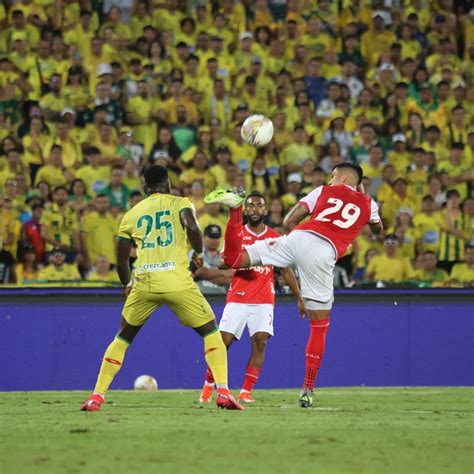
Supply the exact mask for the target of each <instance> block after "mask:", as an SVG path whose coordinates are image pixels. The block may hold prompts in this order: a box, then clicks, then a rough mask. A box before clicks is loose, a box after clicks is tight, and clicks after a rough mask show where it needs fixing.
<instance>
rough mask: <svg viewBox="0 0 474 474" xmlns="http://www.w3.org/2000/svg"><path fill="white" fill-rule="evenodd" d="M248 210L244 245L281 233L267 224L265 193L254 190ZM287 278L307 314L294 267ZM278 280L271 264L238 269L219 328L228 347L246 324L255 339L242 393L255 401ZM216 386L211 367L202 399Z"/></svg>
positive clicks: (207, 399) (242, 398) (242, 397)
mask: <svg viewBox="0 0 474 474" xmlns="http://www.w3.org/2000/svg"><path fill="white" fill-rule="evenodd" d="M244 213H245V214H246V216H247V218H248V224H247V225H245V226H243V227H242V225H241V226H240V227H241V228H240V230H241V232H242V246H243V247H246V246H248V245H251V244H253V243H254V242H257V241H265V240H266V239H272V238H276V237H279V236H280V235H279V234H278V233H277V232H275V231H274V230H273V229H271V228H270V227H268V226H266V225H265V224H264V219H265V216H266V215H267V213H268V208H267V202H266V200H265V198H264V196H263V195H262V194H260V193H251V194H250V195H249V196H248V197H247V198H246V200H245V207H244ZM283 278H284V279H285V281H286V282H287V283H288V285H289V286H290V288H291V290H292V291H293V294H295V296H296V297H297V299H298V306H299V309H300V313H301V314H303V315H304V314H305V312H306V309H305V304H304V301H303V298H302V296H301V293H300V289H299V287H298V282H297V280H296V278H295V275H294V274H293V271H292V270H291V269H289V268H284V269H283ZM274 280H275V277H274V272H273V266H271V265H259V266H253V267H250V268H243V269H236V270H234V272H233V276H232V283H231V287H230V289H229V292H228V293H227V300H226V306H225V308H224V312H223V313H222V319H221V321H220V323H219V330H220V332H221V334H222V339H223V341H224V344H225V345H226V346H227V348H229V347H230V346H231V345H232V343H233V342H234V341H235V340H240V338H241V337H242V334H243V332H244V329H245V327H246V326H247V327H248V330H249V334H250V338H251V339H252V354H251V356H250V359H249V361H248V364H247V369H246V371H245V379H244V383H243V385H242V390H241V391H240V395H239V400H240V401H243V402H246V403H252V402H254V401H255V400H253V399H252V389H253V387H254V386H255V384H256V383H257V380H258V377H259V375H260V370H261V368H262V366H263V362H264V360H265V347H266V343H267V339H268V338H269V337H271V336H273V309H274V305H275V289H274ZM213 390H214V378H213V376H212V372H211V371H210V369H209V368H208V369H207V372H206V381H205V382H204V385H203V388H202V392H201V396H200V398H199V401H200V402H201V403H209V402H210V401H211V399H212V393H213Z"/></svg>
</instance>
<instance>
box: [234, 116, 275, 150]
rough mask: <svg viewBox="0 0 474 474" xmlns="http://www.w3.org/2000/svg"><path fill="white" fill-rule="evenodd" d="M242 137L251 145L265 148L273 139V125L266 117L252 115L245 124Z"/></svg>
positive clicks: (241, 131)
mask: <svg viewBox="0 0 474 474" xmlns="http://www.w3.org/2000/svg"><path fill="white" fill-rule="evenodd" d="M240 135H241V137H242V140H243V141H244V142H246V143H248V144H249V145H253V146H265V145H266V144H267V143H269V142H270V141H271V139H272V138H273V123H272V121H271V120H270V119H269V118H267V117H265V115H251V116H250V117H248V118H247V120H245V122H244V123H243V125H242V128H241V129H240Z"/></svg>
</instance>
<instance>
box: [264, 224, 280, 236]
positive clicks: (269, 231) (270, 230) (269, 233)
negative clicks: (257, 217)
mask: <svg viewBox="0 0 474 474" xmlns="http://www.w3.org/2000/svg"><path fill="white" fill-rule="evenodd" d="M265 237H280V234H279V233H278V232H277V231H276V230H275V229H273V228H272V227H268V226H267V230H266V232H265Z"/></svg>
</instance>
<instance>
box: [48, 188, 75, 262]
mask: <svg viewBox="0 0 474 474" xmlns="http://www.w3.org/2000/svg"><path fill="white" fill-rule="evenodd" d="M68 199H69V194H68V191H67V189H66V188H65V187H64V186H57V187H56V188H55V189H54V192H53V203H52V204H51V205H50V206H49V208H48V209H47V210H46V211H45V212H44V214H43V215H42V217H41V237H42V238H43V240H44V242H45V243H46V250H47V251H48V252H51V251H52V250H54V249H57V248H59V249H61V250H63V251H65V252H67V261H68V262H69V263H71V262H73V261H74V260H75V259H76V256H77V254H78V253H79V252H80V250H81V242H80V233H79V221H78V217H77V214H76V213H75V212H74V211H73V210H72V209H71V208H70V207H69V204H68ZM46 258H48V256H47V257H46Z"/></svg>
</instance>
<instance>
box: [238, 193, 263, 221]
mask: <svg viewBox="0 0 474 474" xmlns="http://www.w3.org/2000/svg"><path fill="white" fill-rule="evenodd" d="M244 213H245V215H246V216H247V218H248V220H249V224H250V226H257V225H259V224H261V223H262V222H263V221H264V220H265V217H266V216H267V214H268V206H267V200H266V199H265V196H264V195H263V194H261V193H258V192H252V193H250V194H249V195H248V196H247V199H245V206H244Z"/></svg>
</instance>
